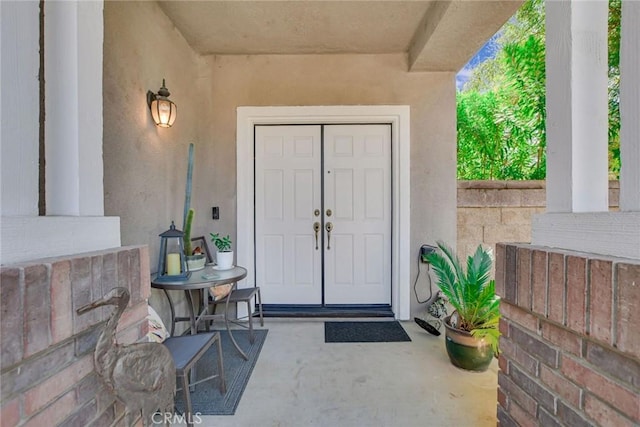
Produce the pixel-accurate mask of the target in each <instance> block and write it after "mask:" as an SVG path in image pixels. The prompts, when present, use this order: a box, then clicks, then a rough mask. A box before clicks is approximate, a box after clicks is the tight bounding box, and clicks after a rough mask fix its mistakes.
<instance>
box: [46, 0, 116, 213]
mask: <svg viewBox="0 0 640 427" xmlns="http://www.w3.org/2000/svg"><path fill="white" fill-rule="evenodd" d="M102 8H103V3H102V1H59V0H48V1H46V2H45V73H46V74H45V79H46V93H45V102H46V118H45V147H46V156H45V157H46V165H47V166H46V197H47V214H48V215H75V216H101V215H103V214H104V186H103V162H102V42H103V15H102Z"/></svg>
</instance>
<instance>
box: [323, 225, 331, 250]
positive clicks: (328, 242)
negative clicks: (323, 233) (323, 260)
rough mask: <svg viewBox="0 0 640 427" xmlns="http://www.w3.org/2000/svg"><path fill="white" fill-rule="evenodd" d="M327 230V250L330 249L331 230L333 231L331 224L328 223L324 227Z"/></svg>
mask: <svg viewBox="0 0 640 427" xmlns="http://www.w3.org/2000/svg"><path fill="white" fill-rule="evenodd" d="M325 228H326V229H327V250H329V249H331V230H333V224H331V223H330V222H328V223H327V225H326V226H325Z"/></svg>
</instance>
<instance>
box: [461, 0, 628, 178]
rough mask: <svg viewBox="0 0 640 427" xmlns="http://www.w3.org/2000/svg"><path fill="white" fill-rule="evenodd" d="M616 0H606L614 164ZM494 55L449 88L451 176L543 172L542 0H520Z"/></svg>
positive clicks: (613, 159) (614, 158)
mask: <svg viewBox="0 0 640 427" xmlns="http://www.w3.org/2000/svg"><path fill="white" fill-rule="evenodd" d="M620 2H621V0H610V2H609V8H610V11H609V152H610V155H609V157H610V171H611V174H610V175H611V178H616V177H617V175H618V171H619V168H620V150H619V131H620V111H619V108H618V101H619V80H620V71H619V56H620V55H619V49H620ZM496 43H497V44H498V45H499V46H501V49H500V50H499V51H498V53H497V55H496V56H495V57H494V58H493V59H489V60H487V61H485V62H483V63H482V64H480V65H479V66H478V67H476V68H475V69H474V73H473V75H472V77H471V79H470V80H469V81H468V82H467V83H466V84H465V86H464V88H463V90H462V91H459V92H458V94H457V114H458V179H515V180H518V179H544V178H545V176H546V125H545V120H546V87H545V84H546V83H545V13H544V0H527V1H526V2H525V3H524V4H523V5H522V7H521V8H520V9H519V11H518V12H517V13H516V16H515V17H514V18H513V19H511V20H510V21H509V22H507V23H506V24H505V25H504V26H503V28H502V29H501V33H500V36H499V37H498V39H497V41H496Z"/></svg>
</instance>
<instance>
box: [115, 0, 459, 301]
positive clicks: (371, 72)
mask: <svg viewBox="0 0 640 427" xmlns="http://www.w3.org/2000/svg"><path fill="white" fill-rule="evenodd" d="M163 77H164V78H166V79H167V87H168V88H169V90H170V91H171V93H172V95H171V99H172V100H174V102H176V104H177V105H178V118H177V120H176V123H175V125H174V126H173V127H172V128H171V129H157V128H156V127H155V126H153V124H152V123H151V119H150V117H149V112H148V109H147V106H146V101H145V95H144V94H145V92H146V91H147V89H151V90H153V91H156V90H157V89H158V87H159V85H160V83H161V79H162V78H163ZM104 92H105V95H104V120H105V123H104V126H105V130H104V144H105V147H104V153H105V154H104V156H105V211H106V214H107V215H118V216H120V217H121V223H122V226H121V228H122V244H123V245H126V244H134V243H138V244H140V243H145V244H149V246H150V250H149V254H150V257H151V269H152V270H154V269H155V268H154V263H155V259H156V256H157V255H156V254H157V250H158V248H157V247H158V241H159V239H158V238H157V235H158V234H159V233H160V232H161V231H163V230H164V229H166V228H167V226H168V225H169V221H170V220H171V219H175V220H176V223H179V224H181V219H182V208H183V201H184V188H185V176H186V161H187V147H188V143H189V142H194V143H195V145H196V148H195V150H196V164H195V168H194V189H193V199H192V206H193V207H194V208H195V209H196V219H195V225H194V232H193V234H194V235H207V234H208V233H209V232H210V231H220V232H222V233H225V234H226V233H229V234H231V236H232V238H233V239H234V241H235V236H236V233H235V230H236V227H242V226H243V225H242V224H236V166H235V165H236V108H237V107H238V106H284V105H290V106H298V105H409V106H410V107H411V196H412V197H411V216H412V218H411V236H412V237H411V238H412V242H411V243H410V245H411V248H412V254H411V256H412V259H413V256H415V257H417V256H418V249H419V246H420V244H421V243H423V242H429V241H435V240H438V239H443V240H446V241H449V242H452V241H453V242H455V238H456V221H455V209H456V181H455V154H456V153H455V82H454V73H449V72H447V73H408V72H407V59H406V55H402V54H388V55H298V56H287V55H259V56H208V57H198V56H197V55H196V54H195V53H194V52H193V50H192V49H191V48H190V47H189V46H188V45H187V43H186V42H185V40H184V39H183V37H182V36H181V34H180V33H179V32H177V31H176V30H175V29H174V27H173V26H172V24H171V22H170V21H169V20H168V18H167V17H166V16H165V15H164V14H163V13H162V11H161V10H160V9H159V7H158V6H157V5H156V4H155V3H150V2H107V3H106V4H105V61H104ZM211 206H220V220H219V221H213V220H211V219H210V208H211ZM414 264H415V263H413V262H412V272H411V275H412V276H414V275H415V273H416V271H415V270H414V269H415V268H416V266H415V265H414ZM407 290H408V287H407ZM412 304H416V303H415V302H412Z"/></svg>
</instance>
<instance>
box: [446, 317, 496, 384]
mask: <svg viewBox="0 0 640 427" xmlns="http://www.w3.org/2000/svg"><path fill="white" fill-rule="evenodd" d="M450 320H451V316H447V317H446V318H445V319H444V326H445V328H446V334H445V342H446V346H447V354H448V355H449V360H451V363H453V365H454V366H457V367H458V368H461V369H466V370H468V371H475V372H484V371H486V370H487V369H488V368H489V365H490V364H491V360H492V359H493V350H492V349H491V346H490V345H489V344H488V343H487V342H486V340H484V339H483V340H478V339H476V338H474V337H473V336H472V335H471V334H470V333H469V332H467V331H462V330H460V329H456V328H454V327H452V326H451V325H450V324H449V321H450Z"/></svg>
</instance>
